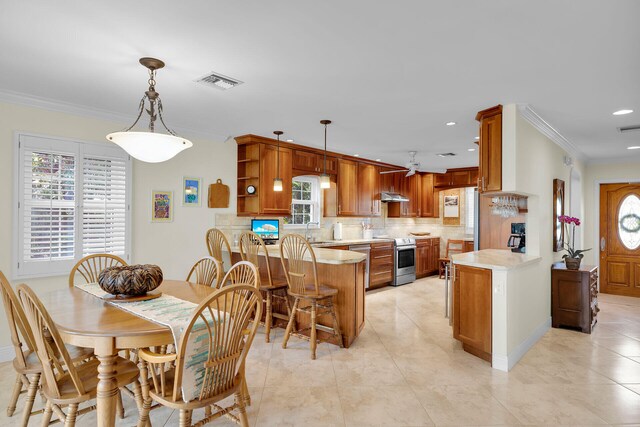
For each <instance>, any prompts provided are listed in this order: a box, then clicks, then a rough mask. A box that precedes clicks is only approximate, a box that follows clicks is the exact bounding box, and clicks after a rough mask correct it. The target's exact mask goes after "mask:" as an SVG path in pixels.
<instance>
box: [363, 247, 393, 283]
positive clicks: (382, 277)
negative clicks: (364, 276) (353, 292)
mask: <svg viewBox="0 0 640 427" xmlns="http://www.w3.org/2000/svg"><path fill="white" fill-rule="evenodd" d="M393 251H394V249H393V242H380V243H372V244H371V255H370V261H369V289H374V288H380V287H382V286H386V285H388V284H390V283H392V282H393Z"/></svg>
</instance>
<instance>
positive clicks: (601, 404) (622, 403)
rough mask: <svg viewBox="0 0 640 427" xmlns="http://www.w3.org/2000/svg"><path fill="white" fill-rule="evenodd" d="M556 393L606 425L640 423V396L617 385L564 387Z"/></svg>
mask: <svg viewBox="0 0 640 427" xmlns="http://www.w3.org/2000/svg"><path fill="white" fill-rule="evenodd" d="M557 392H558V393H560V394H562V395H563V396H566V397H567V398H568V399H571V402H572V403H574V404H575V403H577V404H581V405H583V407H584V408H585V409H588V410H589V411H590V412H593V413H594V414H596V415H597V416H599V417H600V418H602V419H603V420H605V421H606V422H607V423H610V424H624V423H633V422H637V421H640V395H638V394H636V393H634V392H633V391H631V390H629V389H627V388H625V387H623V386H621V385H618V384H611V385H597V384H589V385H580V386H578V385H564V386H561V387H559V388H558V389H557Z"/></svg>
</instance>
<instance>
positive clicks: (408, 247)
mask: <svg viewBox="0 0 640 427" xmlns="http://www.w3.org/2000/svg"><path fill="white" fill-rule="evenodd" d="M416 248H417V246H415V245H412V246H398V247H397V248H396V251H403V250H406V249H416Z"/></svg>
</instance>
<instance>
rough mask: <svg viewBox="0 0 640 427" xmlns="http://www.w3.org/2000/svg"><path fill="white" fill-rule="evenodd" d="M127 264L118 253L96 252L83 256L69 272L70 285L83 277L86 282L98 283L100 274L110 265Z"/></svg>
mask: <svg viewBox="0 0 640 427" xmlns="http://www.w3.org/2000/svg"><path fill="white" fill-rule="evenodd" d="M123 265H127V262H126V261H125V260H123V259H122V258H120V257H119V256H116V255H111V254H95V255H88V256H86V257H84V258H82V259H81V260H80V261H78V263H77V264H76V265H75V266H73V268H72V269H71V273H69V287H73V286H74V285H75V283H76V277H77V276H79V277H77V280H79V279H80V278H82V279H83V280H84V283H97V282H98V276H99V275H100V273H101V272H102V270H104V269H105V268H108V267H120V266H123Z"/></svg>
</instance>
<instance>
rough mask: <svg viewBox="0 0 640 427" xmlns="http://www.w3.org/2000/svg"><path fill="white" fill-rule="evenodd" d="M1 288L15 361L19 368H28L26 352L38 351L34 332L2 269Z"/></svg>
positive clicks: (0, 276)
mask: <svg viewBox="0 0 640 427" xmlns="http://www.w3.org/2000/svg"><path fill="white" fill-rule="evenodd" d="M0 288H1V289H2V291H1V292H2V301H3V303H4V313H5V315H6V316H7V325H8V326H9V333H10V334H11V344H12V345H13V349H14V350H15V353H16V359H15V363H16V364H17V365H18V368H20V369H26V368H27V361H26V359H25V354H24V352H33V351H36V343H35V340H34V337H33V333H32V332H31V327H30V326H29V321H28V320H27V316H26V315H25V314H24V310H23V309H22V304H21V303H20V301H19V300H18V297H17V295H16V294H15V292H14V291H13V288H12V287H11V285H10V284H9V281H8V280H7V278H6V277H5V275H4V274H3V273H2V271H0Z"/></svg>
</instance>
